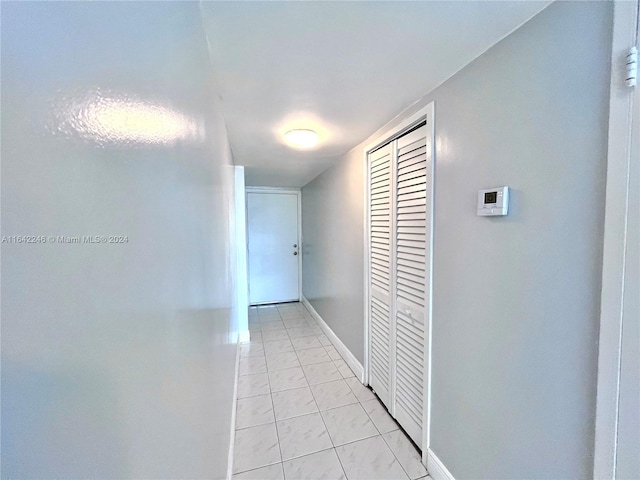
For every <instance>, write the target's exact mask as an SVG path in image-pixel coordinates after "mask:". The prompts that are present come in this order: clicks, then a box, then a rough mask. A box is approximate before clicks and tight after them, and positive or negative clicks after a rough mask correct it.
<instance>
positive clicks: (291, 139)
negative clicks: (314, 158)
mask: <svg viewBox="0 0 640 480" xmlns="http://www.w3.org/2000/svg"><path fill="white" fill-rule="evenodd" d="M284 139H285V141H286V142H287V144H288V145H289V146H290V147H291V148H295V149H298V150H309V149H311V148H313V147H315V146H316V145H317V144H318V141H319V140H320V137H319V135H318V133H317V132H315V131H314V130H308V129H296V130H289V131H288V132H287V133H285V134H284Z"/></svg>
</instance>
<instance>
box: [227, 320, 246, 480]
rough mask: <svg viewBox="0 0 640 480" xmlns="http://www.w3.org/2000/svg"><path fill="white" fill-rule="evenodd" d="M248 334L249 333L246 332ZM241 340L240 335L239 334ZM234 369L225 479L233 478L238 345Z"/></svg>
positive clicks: (238, 362)
mask: <svg viewBox="0 0 640 480" xmlns="http://www.w3.org/2000/svg"><path fill="white" fill-rule="evenodd" d="M247 333H249V332H247ZM240 337H241V338H242V333H241V334H240ZM236 348H237V350H236V368H235V371H234V378H233V405H232V406H231V435H229V437H230V438H229V457H228V459H227V479H226V480H231V478H232V477H233V454H234V452H233V450H234V447H235V444H236V410H237V406H238V374H239V373H240V344H239V343H238V345H237V346H236Z"/></svg>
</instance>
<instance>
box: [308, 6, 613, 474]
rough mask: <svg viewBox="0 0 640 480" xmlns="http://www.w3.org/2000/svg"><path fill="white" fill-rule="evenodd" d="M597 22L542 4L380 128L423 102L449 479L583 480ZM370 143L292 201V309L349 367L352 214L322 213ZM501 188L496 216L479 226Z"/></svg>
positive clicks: (594, 216)
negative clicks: (311, 312) (308, 311)
mask: <svg viewBox="0 0 640 480" xmlns="http://www.w3.org/2000/svg"><path fill="white" fill-rule="evenodd" d="M611 22H612V15H611V4H608V3H604V2H574V3H568V2H566V3H565V2H556V3H554V4H553V5H551V6H550V7H549V8H548V9H546V10H545V11H543V12H542V13H541V14H539V15H538V16H536V17H534V18H533V19H532V20H531V21H530V22H528V23H527V24H525V25H524V26H523V27H522V28H520V29H519V30H517V31H516V32H514V33H513V34H512V35H510V36H509V37H507V38H506V39H504V40H503V41H502V42H500V43H499V44H497V45H496V46H494V47H493V48H491V49H490V50H489V51H487V52H486V53H485V54H484V55H482V56H481V57H479V58H478V59H476V61H474V62H473V63H471V64H470V65H469V66H467V67H466V68H464V69H463V70H461V71H460V72H458V73H457V74H456V75H454V76H453V77H452V78H450V79H449V80H448V81H446V82H445V83H444V84H443V85H442V86H440V87H439V88H437V89H436V90H435V91H433V92H432V93H430V94H429V95H427V96H426V97H425V98H423V99H422V100H421V101H420V102H418V103H417V104H415V105H414V106H413V107H412V108H410V109H408V110H407V111H406V112H404V113H403V115H402V116H401V118H399V119H397V120H396V121H395V122H393V123H392V124H389V125H387V126H385V128H384V129H388V128H391V127H392V126H393V125H394V124H396V123H397V122H399V121H400V120H401V119H402V118H405V117H406V116H408V115H410V114H411V113H413V112H414V111H416V110H417V109H419V108H421V107H422V106H424V105H426V104H427V103H428V102H430V101H432V100H433V101H435V125H436V157H435V161H436V173H435V226H434V228H435V243H434V306H433V315H434V317H433V319H434V323H433V342H434V344H433V350H432V356H433V363H432V368H433V370H432V373H433V381H432V382H433V383H432V389H433V397H432V401H433V403H432V412H431V419H432V425H431V448H432V449H433V451H434V452H435V454H436V455H437V456H438V457H439V458H440V460H442V461H443V462H444V464H445V465H446V466H447V468H448V469H449V470H450V471H451V473H452V474H453V475H454V477H455V478H492V479H495V478H587V477H589V476H590V474H591V469H592V455H593V434H594V412H595V386H596V359H597V332H598V316H599V298H600V275H601V260H602V233H603V212H604V205H603V201H604V185H605V165H606V136H607V113H608V110H607V107H608V78H609V77H608V76H609V68H610V61H609V56H610V45H611V44H610V37H611ZM399 88H401V86H399ZM372 101H374V99H372ZM373 137H375V135H374V136H373ZM373 137H372V138H373ZM368 141H370V139H368V140H367V141H366V142H363V144H362V145H360V146H359V147H357V148H356V149H355V152H351V153H350V154H349V155H348V156H346V157H345V159H344V163H343V164H340V165H338V166H337V167H335V168H333V169H332V170H329V171H327V172H325V173H324V174H323V175H321V176H320V177H318V178H316V179H315V180H314V181H313V182H311V183H309V184H308V185H307V186H305V187H304V188H303V204H304V205H305V207H304V209H303V212H304V216H303V225H304V231H305V242H307V243H309V244H311V245H312V246H313V248H310V249H309V252H308V254H307V255H306V256H305V258H304V262H305V263H304V277H305V281H304V293H305V295H306V296H307V297H308V298H311V299H312V304H313V305H314V306H317V307H318V308H319V312H320V314H321V315H323V316H324V318H325V320H326V321H327V323H329V325H330V326H331V327H332V328H335V330H336V333H337V334H338V336H340V337H341V338H342V339H343V340H344V341H345V343H346V344H347V346H348V347H349V348H352V349H353V350H354V352H355V353H356V354H358V353H360V352H362V345H361V343H358V342H361V339H362V335H363V311H362V308H363V307H362V298H361V293H360V292H361V291H362V290H361V287H359V286H356V285H357V284H358V283H362V282H363V279H362V273H361V269H362V255H363V247H362V242H359V243H358V242H356V241H353V242H345V241H344V239H345V238H349V239H350V238H354V239H356V238H361V237H362V234H363V220H362V215H361V212H362V208H363V206H362V196H361V195H360V193H358V194H357V195H356V198H360V203H353V204H351V203H341V202H338V201H335V200H334V199H333V195H335V194H336V192H339V191H340V190H341V189H342V188H349V186H350V185H352V184H353V185H355V188H354V190H356V191H357V192H361V191H362V187H361V182H362V175H363V162H362V154H361V152H362V147H363V146H364V145H365V144H366V143H367V142H368ZM345 174H349V175H351V177H349V178H342V176H343V175H345ZM500 185H509V186H510V187H511V189H512V198H511V206H510V213H509V216H508V217H505V218H481V217H478V216H476V213H475V209H476V195H477V190H478V189H482V188H488V187H494V186H500ZM320 192H324V193H326V194H330V195H329V196H330V197H331V198H328V195H326V194H322V195H321V194H320ZM342 195H343V196H345V195H347V193H342ZM349 246H352V249H351V250H348V251H347V250H346V249H347V248H349ZM337 250H340V255H341V256H340V262H334V261H333V260H330V261H323V260H324V259H325V257H324V255H325V254H326V253H333V252H335V251H337ZM321 255H322V257H321ZM314 256H315V258H314ZM345 272H348V278H349V283H350V284H351V283H352V284H353V286H351V287H350V288H349V289H348V292H349V293H350V295H349V297H348V298H347V295H344V294H343V295H338V294H337V293H335V292H337V291H339V289H338V287H337V286H336V287H335V288H330V287H328V286H329V285H333V284H334V283H335V284H340V285H343V284H344V283H345V282H344V280H343V278H342V277H343V276H346V273H345ZM330 292H334V294H333V297H332V298H327V296H328V295H329V294H330ZM347 303H353V305H352V306H351V307H349V312H350V314H349V315H341V313H342V311H343V308H345V306H346V304H347ZM326 305H333V307H332V308H327V307H325V306H326ZM336 326H339V328H336ZM344 332H346V333H344ZM361 356H362V355H361V353H360V356H359V357H358V358H361Z"/></svg>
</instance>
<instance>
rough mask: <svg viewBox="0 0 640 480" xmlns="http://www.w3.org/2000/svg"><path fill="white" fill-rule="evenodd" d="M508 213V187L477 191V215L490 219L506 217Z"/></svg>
mask: <svg viewBox="0 0 640 480" xmlns="http://www.w3.org/2000/svg"><path fill="white" fill-rule="evenodd" d="M508 211H509V187H495V188H487V189H486V190H478V215H480V216H482V217H490V216H496V215H506V214H507V212H508Z"/></svg>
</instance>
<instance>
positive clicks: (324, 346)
mask: <svg viewBox="0 0 640 480" xmlns="http://www.w3.org/2000/svg"><path fill="white" fill-rule="evenodd" d="M302 308H303V309H305V310H306V307H304V305H302ZM299 312H300V311H299ZM307 313H308V310H307ZM300 314H301V315H302V319H304V320H305V321H306V322H307V324H308V325H309V326H311V324H309V322H308V318H310V317H305V316H304V313H303V312H300ZM278 315H279V317H280V320H281V321H282V322H283V325H284V331H285V332H286V333H287V337H288V338H289V342H290V343H291V345H292V347H293V337H291V335H290V334H289V328H299V327H288V326H287V325H286V324H285V323H284V320H285V319H284V318H283V317H282V315H281V313H280V312H279V310H278ZM292 319H297V318H296V317H292ZM265 323H269V322H265ZM261 325H262V323H261ZM277 330H280V329H277ZM272 331H273V330H272ZM260 332H261V334H263V333H264V332H262V330H260ZM308 336H309V337H312V336H313V337H316V338H318V337H319V336H320V335H317V334H314V335H308ZM296 338H306V337H296ZM262 340H264V339H262ZM329 342H330V343H331V345H323V344H322V342H320V345H321V346H322V347H323V349H324V350H325V352H326V353H327V355H328V354H329V352H328V348H329V347H333V348H335V346H334V345H333V342H331V340H329ZM262 343H263V345H264V341H263V342H262ZM310 348H316V347H306V348H300V349H299V350H308V349H310ZM299 350H298V349H296V348H295V347H293V353H294V354H295V357H296V358H297V359H298V363H299V365H300V368H301V370H302V373H303V376H304V378H305V381H306V383H307V386H306V388H309V390H310V392H311V395H312V398H313V401H314V403H315V406H316V408H317V413H319V414H320V418H321V420H322V422H323V425H324V428H325V430H326V432H327V435H328V436H329V440H330V442H331V445H332V447H330V448H326V449H321V450H318V451H316V452H311V453H307V454H305V455H300V456H297V457H293V458H291V459H289V460H293V459H297V458H302V457H305V456H309V455H313V454H315V453H320V452H323V451H328V450H334V452H335V453H336V456H337V457H338V461H339V463H340V466H341V468H342V471H343V473H344V475H345V477H346V471H345V470H344V465H343V464H342V461H341V459H340V456H339V455H337V450H336V448H337V447H336V445H335V443H334V441H333V439H332V438H331V435H330V434H329V429H328V428H327V425H326V422H325V420H324V416H323V415H322V410H320V406H319V404H318V402H317V399H316V397H315V394H314V392H313V389H312V388H311V387H312V385H311V384H310V383H309V379H308V377H307V374H306V372H305V370H304V368H303V365H302V362H301V361H300V356H299V355H298V352H299ZM263 355H264V357H265V365H266V351H265V350H264V348H263ZM338 355H339V356H340V358H339V359H333V358H331V357H329V360H330V361H331V363H332V364H333V365H334V367H335V368H336V369H337V370H338V372H339V373H340V377H341V378H340V379H339V380H342V381H343V382H345V383H346V384H347V386H348V387H349V390H350V392H351V393H352V394H353V395H354V397H355V398H356V400H357V402H356V403H353V404H347V405H341V406H336V407H332V408H328V409H325V411H329V410H334V409H337V408H342V407H345V406H350V405H360V407H361V408H362V409H363V410H364V411H365V414H366V415H367V418H368V419H369V421H370V422H371V424H372V425H373V426H374V429H375V431H376V432H378V433H377V435H374V436H371V437H365V438H362V439H358V440H353V441H351V442H346V443H344V444H342V445H340V446H343V445H349V444H352V443H356V442H359V441H362V440H367V439H370V438H375V437H376V436H381V437H382V439H383V442H384V444H385V445H386V447H387V448H388V449H389V450H390V451H391V453H392V455H393V457H394V458H395V460H396V461H397V462H398V464H399V465H400V467H401V469H402V470H403V472H404V473H405V475H407V477H408V478H409V479H410V478H411V476H410V475H409V473H408V472H407V470H406V469H405V467H404V466H403V464H402V463H401V462H400V459H399V458H398V456H397V455H396V453H395V452H394V451H393V449H392V448H391V446H390V445H389V442H388V441H387V439H385V438H384V435H385V434H383V433H382V432H381V430H380V429H379V428H378V426H377V425H376V424H375V422H374V420H373V417H372V416H371V415H370V414H369V412H367V410H366V409H365V408H364V405H363V401H362V400H360V398H358V396H357V395H356V392H355V391H354V390H353V388H352V387H351V385H349V383H348V382H346V380H347V379H350V378H355V379H356V380H357V377H355V375H353V376H349V377H344V375H343V374H342V372H340V370H339V369H338V365H337V364H336V362H338V361H340V360H342V361H343V362H345V363H346V361H345V360H344V358H343V357H342V355H340V354H339V352H338ZM249 358H251V357H249ZM254 358H255V357H254ZM318 363H329V362H318ZM318 363H315V364H309V365H317V364H318ZM347 366H348V364H347ZM288 368H295V367H288ZM279 370H284V369H279ZM273 371H278V370H273ZM270 372H271V370H269V369H268V366H267V379H268V382H269V391H270V392H269V395H270V399H271V404H272V408H273V414H274V423H275V426H276V435H277V436H278V448H279V450H280V458H281V462H280V463H281V464H282V470H283V474H284V461H285V460H284V459H283V457H282V450H281V446H280V439H279V432H278V429H277V422H278V420H277V419H276V417H275V405H274V403H273V393H274V392H273V391H272V388H271V379H270V376H269V373H270ZM238 376H240V375H238ZM335 381H338V380H335ZM331 382H333V381H331V380H330V381H327V382H320V383H318V384H315V385H322V384H325V383H331ZM295 388H305V387H294V388H289V389H285V390H282V391H290V390H293V389H295ZM276 393H277V392H276ZM253 397H255V396H253ZM245 398H252V397H245ZM374 399H375V398H374ZM371 400H372V399H369V400H366V401H371ZM313 413H316V412H313ZM313 413H311V414H313ZM387 414H388V413H387ZM305 415H310V414H302V415H297V416H295V417H290V418H299V417H301V416H305ZM391 419H392V420H393V417H391ZM283 420H289V419H283ZM396 423H397V422H396ZM267 424H268V423H267ZM262 425H266V424H262ZM245 428H250V427H245ZM236 430H238V429H236ZM393 432H394V431H392V432H387V433H393ZM287 461H288V460H287ZM420 464H422V462H420ZM270 465H274V464H270ZM266 466H269V465H265V466H263V467H266ZM263 467H257V468H263ZM252 470H255V469H252ZM248 471H250V470H248ZM238 473H241V472H238ZM428 475H429V474H428V472H427V475H426V476H427V477H428ZM422 478H424V476H423V477H419V478H418V480H421V479H422Z"/></svg>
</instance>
